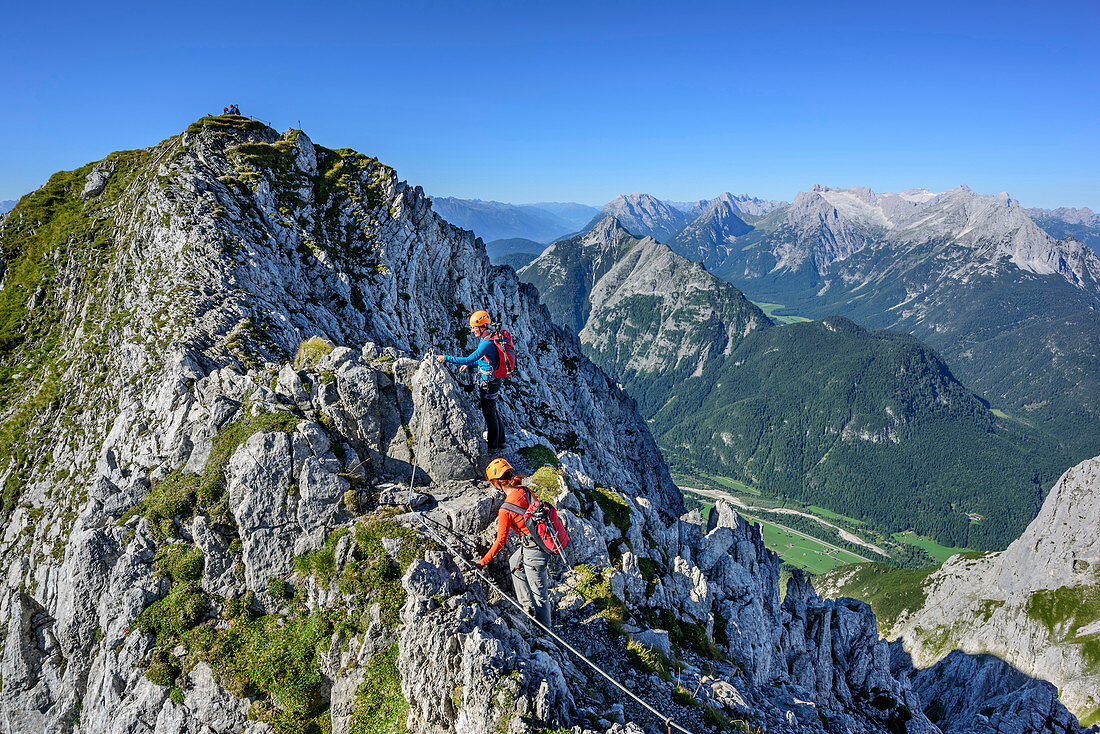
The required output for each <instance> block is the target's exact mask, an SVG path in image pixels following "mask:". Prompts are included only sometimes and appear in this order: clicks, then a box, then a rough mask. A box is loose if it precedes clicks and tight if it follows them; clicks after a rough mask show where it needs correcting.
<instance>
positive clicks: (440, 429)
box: [409, 359, 487, 482]
mask: <svg viewBox="0 0 1100 734" xmlns="http://www.w3.org/2000/svg"><path fill="white" fill-rule="evenodd" d="M412 397H413V406H414V414H415V415H416V420H415V422H414V423H413V424H412V425H410V426H409V431H410V433H411V434H412V436H413V440H414V441H415V442H416V443H415V444H414V446H413V450H414V452H416V458H417V466H419V467H420V468H421V469H423V470H424V472H425V473H426V474H427V475H428V476H429V477H430V478H431V479H432V480H433V481H436V482H442V481H445V480H448V479H479V478H481V477H483V476H484V475H483V474H482V471H481V468H480V467H479V466H478V460H479V458H480V457H481V456H484V455H485V454H486V449H487V445H486V443H485V439H484V438H483V437H482V435H481V431H480V430H478V426H479V425H484V422H485V421H484V420H479V419H480V418H481V412H480V410H478V409H477V408H475V406H474V405H473V404H472V401H471V400H470V399H469V398H468V397H466V395H465V394H463V392H462V390H461V389H460V388H459V387H458V384H457V383H456V382H455V380H454V378H453V377H451V375H450V373H449V372H447V370H445V369H443V367H441V366H440V365H438V364H436V363H435V362H434V360H430V359H429V360H425V361H424V362H422V363H421V365H420V367H419V368H418V369H417V371H416V375H415V376H414V377H413V395H412ZM421 441H423V443H421Z"/></svg>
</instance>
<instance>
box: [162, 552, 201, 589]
mask: <svg viewBox="0 0 1100 734" xmlns="http://www.w3.org/2000/svg"><path fill="white" fill-rule="evenodd" d="M203 563H204V561H203V555H202V551H201V550H200V549H199V548H197V547H195V546H193V545H191V544H189V543H177V544H174V545H168V546H163V547H161V548H160V549H159V550H158V551H157V556H156V560H155V561H154V565H155V566H156V569H157V573H158V574H160V575H161V576H167V577H169V578H171V579H172V580H173V581H198V580H199V579H201V578H202V569H203Z"/></svg>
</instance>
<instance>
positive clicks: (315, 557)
mask: <svg viewBox="0 0 1100 734" xmlns="http://www.w3.org/2000/svg"><path fill="white" fill-rule="evenodd" d="M350 534H351V530H350V529H349V528H337V529H336V530H333V531H332V532H331V533H329V534H328V537H327V538H325V545H324V547H322V548H318V549H317V550H313V551H308V552H306V553H303V554H302V555H300V556H295V557H294V570H295V571H297V572H298V573H300V574H302V575H305V576H315V577H317V580H318V581H320V582H321V585H322V586H328V584H329V582H330V581H331V580H332V576H333V574H334V573H335V572H336V544H337V543H338V542H339V541H340V538H343V537H345V536H347V535H350Z"/></svg>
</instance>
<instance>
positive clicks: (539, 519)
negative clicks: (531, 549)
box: [504, 488, 569, 555]
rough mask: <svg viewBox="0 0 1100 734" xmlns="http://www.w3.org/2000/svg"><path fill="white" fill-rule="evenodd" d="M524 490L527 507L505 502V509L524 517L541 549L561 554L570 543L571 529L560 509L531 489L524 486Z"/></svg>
mask: <svg viewBox="0 0 1100 734" xmlns="http://www.w3.org/2000/svg"><path fill="white" fill-rule="evenodd" d="M523 491H524V492H525V493H526V495H527V507H526V508H524V507H520V506H519V505H513V504H512V503H511V502H505V503H504V509H506V510H508V511H509V512H513V513H515V514H517V515H519V516H520V517H522V518H523V524H524V526H525V527H526V528H527V532H528V534H529V535H530V537H531V539H532V540H534V541H535V545H537V546H538V547H539V549H541V550H543V551H545V552H546V553H550V554H553V555H558V554H560V553H561V551H562V549H564V548H565V547H566V546H567V545H569V531H567V530H566V529H565V525H564V524H563V523H562V521H561V518H560V517H558V511H557V510H555V509H554V506H553V505H551V504H549V503H547V502H543V501H542V500H540V499H539V498H538V497H535V496H534V495H532V494H531V490H529V489H526V488H524V490H523Z"/></svg>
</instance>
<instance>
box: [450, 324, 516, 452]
mask: <svg viewBox="0 0 1100 734" xmlns="http://www.w3.org/2000/svg"><path fill="white" fill-rule="evenodd" d="M492 323H493V322H492V320H491V319H490V318H489V314H488V312H486V311H474V312H473V313H472V314H471V315H470V331H471V332H473V334H474V336H476V337H478V338H479V339H481V343H480V344H478V345H477V349H475V350H474V351H473V352H472V353H471V354H470V355H469V356H467V357H452V356H450V355H445V354H440V355H437V356H436V358H435V359H436V361H437V362H439V363H441V364H442V363H443V362H446V363H448V364H457V365H459V371H460V372H465V371H466V368H467V367H469V366H471V365H475V364H476V365H477V375H476V377H477V383H478V397H479V398H480V403H481V414H482V415H483V416H485V440H486V441H487V442H488V444H489V451H490V452H491V453H495V452H499V451H503V450H504V449H505V435H504V421H502V420H501V419H500V413H499V412H498V411H497V400H499V399H500V386H501V385H502V384H503V382H504V376H506V375H505V373H506V372H507V365H504V366H503V367H502V365H501V361H502V359H506V355H503V354H502V353H503V352H504V349H503V348H501V347H500V346H499V345H498V343H497V335H496V334H494V333H493V332H492V330H491V329H490V328H489V327H491V326H492ZM507 334H508V332H506V331H505V332H501V335H502V336H503V335H507ZM506 347H507V348H511V336H508V338H507V345H506ZM512 353H513V355H514V354H515V352H514V350H513V352H512ZM512 359H513V360H514V359H515V357H514V356H513V357H512Z"/></svg>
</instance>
